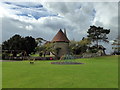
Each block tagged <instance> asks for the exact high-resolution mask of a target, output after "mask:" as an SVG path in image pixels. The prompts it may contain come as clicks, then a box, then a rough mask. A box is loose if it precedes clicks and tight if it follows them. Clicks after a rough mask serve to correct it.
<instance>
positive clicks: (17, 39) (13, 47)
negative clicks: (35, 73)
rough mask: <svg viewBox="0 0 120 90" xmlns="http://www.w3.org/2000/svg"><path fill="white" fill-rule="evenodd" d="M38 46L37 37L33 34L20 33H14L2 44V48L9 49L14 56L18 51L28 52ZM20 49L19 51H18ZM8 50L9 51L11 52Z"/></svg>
mask: <svg viewBox="0 0 120 90" xmlns="http://www.w3.org/2000/svg"><path fill="white" fill-rule="evenodd" d="M36 46H37V44H36V42H35V39H34V38H32V37H31V36H30V37H29V36H27V37H25V38H24V37H21V36H20V35H17V34H16V35H14V36H13V37H11V38H10V39H9V40H7V41H4V42H3V44H2V50H8V51H11V52H12V53H13V56H16V55H17V53H20V51H21V52H23V51H25V52H26V54H27V55H28V54H30V53H31V52H34V49H35V47H36ZM18 51H19V52H18ZM11 52H8V53H11Z"/></svg>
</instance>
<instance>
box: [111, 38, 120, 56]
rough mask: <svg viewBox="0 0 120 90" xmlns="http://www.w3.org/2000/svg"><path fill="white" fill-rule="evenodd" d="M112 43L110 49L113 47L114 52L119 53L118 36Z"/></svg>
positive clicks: (119, 42) (119, 40)
mask: <svg viewBox="0 0 120 90" xmlns="http://www.w3.org/2000/svg"><path fill="white" fill-rule="evenodd" d="M112 45H113V47H112V49H114V54H118V55H120V37H118V38H116V39H115V40H114V42H113V43H112Z"/></svg>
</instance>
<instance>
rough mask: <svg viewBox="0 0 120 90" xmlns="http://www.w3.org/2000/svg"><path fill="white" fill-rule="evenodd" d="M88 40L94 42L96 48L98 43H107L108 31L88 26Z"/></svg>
mask: <svg viewBox="0 0 120 90" xmlns="http://www.w3.org/2000/svg"><path fill="white" fill-rule="evenodd" d="M87 33H88V38H90V39H91V40H92V41H93V42H96V45H97V47H98V45H99V43H98V42H99V41H105V42H109V41H108V40H107V39H108V37H107V34H109V33H110V29H103V27H96V26H94V25H93V26H90V28H89V29H88V32H87Z"/></svg>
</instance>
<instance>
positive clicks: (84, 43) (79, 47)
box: [69, 37, 91, 55]
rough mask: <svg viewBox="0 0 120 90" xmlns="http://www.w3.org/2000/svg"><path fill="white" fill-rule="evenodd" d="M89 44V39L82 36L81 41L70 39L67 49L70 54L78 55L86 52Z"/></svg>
mask: <svg viewBox="0 0 120 90" xmlns="http://www.w3.org/2000/svg"><path fill="white" fill-rule="evenodd" d="M90 44H91V40H90V39H89V38H84V37H83V39H82V40H81V41H70V43H69V49H70V52H72V54H75V55H79V54H82V53H84V52H86V50H87V48H88V47H89V45H90Z"/></svg>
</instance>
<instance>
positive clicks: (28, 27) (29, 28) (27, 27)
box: [25, 25, 33, 30]
mask: <svg viewBox="0 0 120 90" xmlns="http://www.w3.org/2000/svg"><path fill="white" fill-rule="evenodd" d="M25 29H26V30H32V29H33V27H32V26H31V25H28V26H26V27H25Z"/></svg>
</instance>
